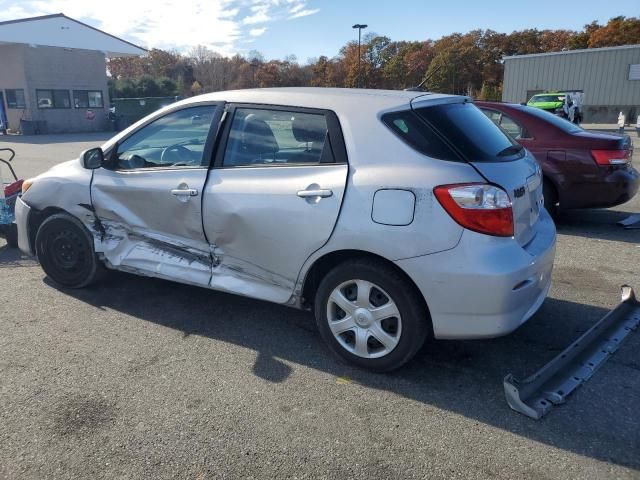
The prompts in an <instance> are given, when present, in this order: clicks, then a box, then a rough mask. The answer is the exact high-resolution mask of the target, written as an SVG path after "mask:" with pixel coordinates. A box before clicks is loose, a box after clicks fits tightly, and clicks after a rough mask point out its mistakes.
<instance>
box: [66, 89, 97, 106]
mask: <svg viewBox="0 0 640 480" xmlns="http://www.w3.org/2000/svg"><path fill="white" fill-rule="evenodd" d="M73 105H74V106H75V107H76V108H104V102H103V100H102V92H101V91H100V90H74V91H73Z"/></svg>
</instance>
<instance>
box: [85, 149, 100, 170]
mask: <svg viewBox="0 0 640 480" xmlns="http://www.w3.org/2000/svg"><path fill="white" fill-rule="evenodd" d="M80 163H81V164H82V166H83V167H84V168H86V169H88V170H95V169H96V168H100V167H102V164H103V163H104V152H103V151H102V149H101V148H100V147H96V148H90V149H89V150H85V151H84V152H82V153H81V154H80Z"/></svg>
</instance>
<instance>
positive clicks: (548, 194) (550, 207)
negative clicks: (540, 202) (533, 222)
mask: <svg viewBox="0 0 640 480" xmlns="http://www.w3.org/2000/svg"><path fill="white" fill-rule="evenodd" d="M542 195H543V196H544V208H546V209H547V212H549V215H551V217H552V218H553V219H554V220H555V219H557V218H558V212H559V210H560V206H559V205H558V193H557V192H556V189H555V187H554V186H553V184H552V183H551V182H550V181H549V180H547V179H545V180H544V183H543V184H542Z"/></svg>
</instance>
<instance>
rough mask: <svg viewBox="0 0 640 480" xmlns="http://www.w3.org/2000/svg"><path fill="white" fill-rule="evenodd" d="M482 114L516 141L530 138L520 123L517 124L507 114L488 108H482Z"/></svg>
mask: <svg viewBox="0 0 640 480" xmlns="http://www.w3.org/2000/svg"><path fill="white" fill-rule="evenodd" d="M480 110H481V111H482V113H484V114H485V115H486V116H487V117H489V118H490V119H491V121H492V122H493V123H495V124H496V125H499V126H500V127H502V129H503V130H504V131H505V132H507V133H508V134H509V135H511V136H512V137H513V138H515V139H516V140H519V139H522V138H530V135H529V133H528V132H527V130H526V129H525V128H524V127H522V126H521V125H520V124H519V123H518V122H516V121H515V120H514V119H513V118H511V117H510V116H508V115H507V114H506V113H502V112H498V111H497V110H491V109H487V108H480Z"/></svg>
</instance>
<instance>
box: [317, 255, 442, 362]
mask: <svg viewBox="0 0 640 480" xmlns="http://www.w3.org/2000/svg"><path fill="white" fill-rule="evenodd" d="M315 315H316V323H317V325H318V329H319V330H320V334H321V335H322V338H323V339H324V340H325V342H326V343H327V345H328V346H329V348H330V349H331V350H332V352H333V353H335V354H336V355H338V356H340V357H341V358H343V359H345V360H347V361H349V362H351V363H353V364H355V365H358V366H360V367H362V368H366V369H369V370H374V371H389V370H393V369H396V368H398V367H400V366H402V365H403V364H405V363H406V362H408V361H409V360H410V359H411V358H412V357H413V356H414V355H415V354H416V352H417V351H418V350H419V349H420V347H421V346H422V345H423V343H424V340H425V338H426V336H427V333H428V332H429V326H430V319H429V313H428V310H427V308H426V305H425V303H424V300H423V299H422V296H421V295H420V294H419V292H418V291H417V289H416V287H415V285H413V284H412V283H411V282H410V280H408V279H407V278H406V276H405V275H404V274H402V272H400V271H399V270H397V269H395V268H393V267H392V266H390V265H388V264H386V263H384V262H382V261H376V260H372V259H358V260H350V261H347V262H345V263H342V264H340V265H338V266H336V267H334V269H333V270H331V271H330V272H329V273H328V274H327V275H326V276H325V277H324V278H323V279H322V281H321V282H320V285H319V286H318V290H317V292H316V298H315Z"/></svg>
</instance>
